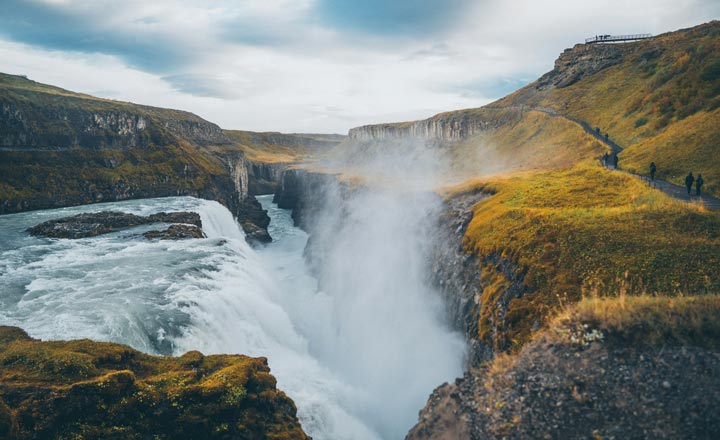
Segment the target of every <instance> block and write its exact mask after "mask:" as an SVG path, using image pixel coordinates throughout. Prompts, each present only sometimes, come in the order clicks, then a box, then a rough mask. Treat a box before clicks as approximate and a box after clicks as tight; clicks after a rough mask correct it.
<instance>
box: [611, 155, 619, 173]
mask: <svg viewBox="0 0 720 440" xmlns="http://www.w3.org/2000/svg"><path fill="white" fill-rule="evenodd" d="M612 161H613V167H614V168H615V169H617V164H618V157H617V154H613V157H612Z"/></svg>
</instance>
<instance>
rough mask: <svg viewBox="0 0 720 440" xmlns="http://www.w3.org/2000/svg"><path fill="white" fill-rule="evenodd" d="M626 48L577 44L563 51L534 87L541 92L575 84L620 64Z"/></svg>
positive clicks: (623, 46) (624, 46)
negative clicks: (549, 88) (550, 88)
mask: <svg viewBox="0 0 720 440" xmlns="http://www.w3.org/2000/svg"><path fill="white" fill-rule="evenodd" d="M626 47H627V46H626V45H618V44H577V45H575V47H573V48H572V49H565V51H564V52H563V53H562V54H560V57H558V59H557V60H555V67H554V69H553V70H551V71H550V72H548V73H546V74H545V75H543V76H542V77H540V79H539V80H538V81H537V85H536V87H537V88H538V89H541V90H542V89H544V88H547V87H557V88H563V87H568V86H570V85H572V84H575V83H576V82H578V81H580V80H581V79H583V78H585V77H588V76H592V75H594V74H596V73H598V72H600V71H601V70H603V69H607V68H608V67H610V66H614V65H615V64H618V63H620V62H621V61H622V57H623V53H624V52H625V51H626Z"/></svg>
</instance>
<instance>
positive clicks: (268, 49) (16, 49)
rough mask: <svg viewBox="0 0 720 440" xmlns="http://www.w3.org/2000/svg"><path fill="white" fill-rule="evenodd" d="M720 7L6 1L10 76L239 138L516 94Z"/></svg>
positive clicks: (616, 2)
mask: <svg viewBox="0 0 720 440" xmlns="http://www.w3.org/2000/svg"><path fill="white" fill-rule="evenodd" d="M719 15H720V2H717V0H596V1H594V2H572V1H566V0H547V1H544V2H537V1H535V0H516V1H513V2H502V1H497V0H447V1H440V0H417V1H410V0H397V1H385V2H382V1H380V0H367V1H360V0H356V1H350V0H334V1H331V0H243V1H237V2H235V1H229V0H172V1H171V0H154V1H152V2H148V1H146V0H124V1H120V0H94V1H84V0H2V8H1V9H0V71H8V72H14V73H24V74H27V75H29V76H30V77H31V78H32V79H35V80H37V81H42V82H47V83H51V84H55V85H58V86H60V87H64V88H67V89H70V90H75V91H79V92H84V93H90V94H93V93H96V94H97V93H99V94H100V95H101V96H103V97H107V98H113V99H121V100H128V101H134V102H138V103H142V104H148V105H155V106H161V107H173V108H181V109H185V110H188V111H192V112H194V113H198V114H199V115H201V116H203V117H205V118H207V119H209V120H211V121H213V122H216V123H218V124H220V125H221V126H223V127H226V128H240V129H248V130H262V131H292V132H302V131H307V132H322V131H327V132H345V131H346V130H347V129H348V128H351V127H353V126H357V125H363V124H367V123H375V122H388V121H398V120H409V119H418V118H423V117H427V116H430V115H432V114H434V113H439V112H441V111H447V110H452V109H457V108H467V107H477V106H480V105H483V104H486V103H488V102H490V101H492V100H495V99H497V98H500V97H502V96H503V95H504V94H506V93H507V92H510V91H512V90H514V89H515V88H517V87H519V86H521V85H523V84H524V83H525V82H526V81H529V80H533V79H535V78H537V77H538V76H540V75H541V74H543V73H545V72H547V71H548V70H550V69H551V68H552V65H553V61H554V60H555V58H556V57H557V56H558V54H559V53H560V52H562V50H563V49H565V48H567V47H572V46H573V45H574V44H576V43H578V42H581V41H583V40H584V38H586V37H587V36H590V35H595V34H598V33H636V32H651V33H656V34H657V33H660V32H665V31H671V30H675V29H678V28H682V27H689V26H692V25H696V24H699V23H702V22H704V21H709V20H711V19H713V18H716V17H717V16H719Z"/></svg>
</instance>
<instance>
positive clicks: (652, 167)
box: [650, 162, 657, 180]
mask: <svg viewBox="0 0 720 440" xmlns="http://www.w3.org/2000/svg"><path fill="white" fill-rule="evenodd" d="M656 171H657V167H656V166H655V162H650V180H655V172H656Z"/></svg>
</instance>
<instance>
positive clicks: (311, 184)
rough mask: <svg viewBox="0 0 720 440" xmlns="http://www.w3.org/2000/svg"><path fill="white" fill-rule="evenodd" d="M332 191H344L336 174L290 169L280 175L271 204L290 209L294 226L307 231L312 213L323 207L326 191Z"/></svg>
mask: <svg viewBox="0 0 720 440" xmlns="http://www.w3.org/2000/svg"><path fill="white" fill-rule="evenodd" d="M332 189H339V190H340V191H342V190H343V189H346V186H345V185H344V184H342V183H341V182H340V181H339V179H338V175H337V174H332V173H323V172H312V171H308V170H305V169H301V168H290V169H288V170H285V171H284V172H283V173H282V175H281V180H280V186H279V187H278V190H277V192H276V193H275V197H274V198H273V202H275V203H277V204H278V206H279V207H280V208H283V209H292V218H293V220H294V222H295V225H296V226H299V227H301V228H303V229H306V230H307V229H308V227H309V226H310V224H309V221H311V219H312V215H313V212H317V211H319V210H320V209H321V208H322V207H323V204H324V200H325V194H326V191H328V190H332ZM337 209H341V208H340V207H337Z"/></svg>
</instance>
